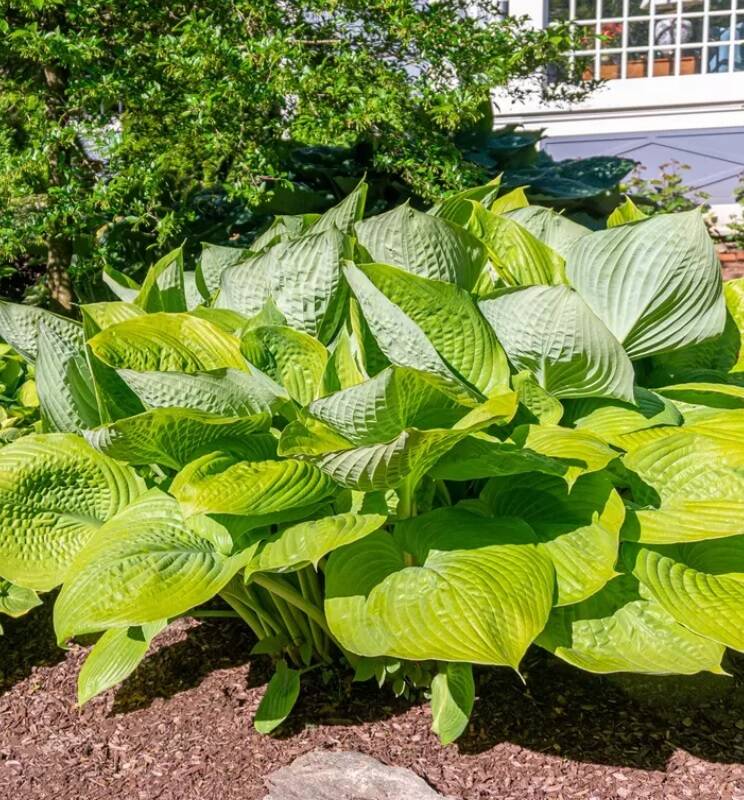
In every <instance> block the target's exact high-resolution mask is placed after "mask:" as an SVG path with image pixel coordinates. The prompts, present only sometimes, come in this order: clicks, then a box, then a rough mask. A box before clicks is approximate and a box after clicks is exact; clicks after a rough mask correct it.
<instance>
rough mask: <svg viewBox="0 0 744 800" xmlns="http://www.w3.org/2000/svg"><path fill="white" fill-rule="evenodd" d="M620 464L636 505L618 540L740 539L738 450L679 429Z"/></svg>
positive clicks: (742, 453)
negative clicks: (629, 480) (736, 536)
mask: <svg viewBox="0 0 744 800" xmlns="http://www.w3.org/2000/svg"><path fill="white" fill-rule="evenodd" d="M623 463H624V465H625V467H626V468H627V469H628V470H630V472H631V477H632V482H631V488H632V489H633V497H634V500H635V503H636V510H635V513H634V515H633V517H632V518H631V519H630V520H629V524H628V526H626V530H625V531H623V536H624V538H626V539H631V540H637V541H640V542H647V543H659V544H663V543H671V542H686V541H694V540H698V539H715V538H719V537H724V536H733V535H735V534H739V533H744V446H742V445H740V444H737V443H735V442H730V441H726V440H725V439H720V438H713V437H710V436H705V435H703V434H700V433H696V432H694V431H687V430H685V429H684V428H680V429H677V431H676V432H675V433H672V434H670V435H668V436H664V437H662V438H658V439H653V440H651V441H649V442H648V443H647V444H645V445H642V446H641V447H638V448H637V449H635V450H633V451H632V452H630V453H628V454H627V455H625V456H624V458H623Z"/></svg>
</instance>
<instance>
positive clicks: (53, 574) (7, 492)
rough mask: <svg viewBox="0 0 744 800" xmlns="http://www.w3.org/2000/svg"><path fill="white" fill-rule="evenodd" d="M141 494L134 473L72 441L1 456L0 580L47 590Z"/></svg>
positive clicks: (45, 442) (35, 444) (44, 441)
mask: <svg viewBox="0 0 744 800" xmlns="http://www.w3.org/2000/svg"><path fill="white" fill-rule="evenodd" d="M143 491H144V486H143V484H142V481H141V480H140V479H139V478H138V477H137V475H136V474H135V472H134V471H133V470H132V469H131V468H130V467H127V466H125V465H124V464H119V463H118V462H116V461H114V460H113V459H111V458H108V457H106V456H104V455H102V454H101V453H99V452H98V451H97V450H94V449H93V448H92V447H91V446H90V445H89V444H87V442H85V440H84V439H82V438H80V437H79V436H75V435H73V434H66V433H55V434H45V435H38V436H37V435H31V436H25V437H23V438H22V439H18V440H17V441H15V442H13V443H12V444H9V445H7V446H6V447H3V448H2V449H1V450H0V575H1V576H2V577H3V578H6V579H8V580H10V581H12V582H14V583H18V584H20V585H22V586H26V587H28V588H30V589H38V590H40V591H47V590H49V589H52V588H54V587H55V586H57V585H58V584H59V583H60V582H61V581H62V579H63V578H64V576H65V573H66V571H67V568H68V566H69V564H70V562H71V561H72V560H73V558H75V556H76V555H77V553H78V552H79V551H80V549H81V548H82V547H83V546H84V545H85V544H86V542H87V541H88V540H89V539H90V537H91V536H92V535H93V534H94V532H95V531H96V530H97V529H98V528H100V526H101V525H102V524H103V523H104V522H105V521H106V520H108V519H110V518H111V517H112V516H114V514H116V513H117V512H118V511H120V510H121V509H122V508H124V507H125V506H126V505H127V504H128V503H130V502H131V501H132V500H133V499H134V498H136V497H137V496H138V495H140V494H141V493H142V492H143Z"/></svg>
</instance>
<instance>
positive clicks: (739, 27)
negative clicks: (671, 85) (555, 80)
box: [548, 0, 744, 80]
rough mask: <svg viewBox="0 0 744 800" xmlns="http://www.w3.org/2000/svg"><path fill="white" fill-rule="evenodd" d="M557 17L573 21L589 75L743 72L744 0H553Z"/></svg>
mask: <svg viewBox="0 0 744 800" xmlns="http://www.w3.org/2000/svg"><path fill="white" fill-rule="evenodd" d="M556 20H559V21H571V22H573V23H574V25H575V27H576V32H577V34H578V37H579V41H580V49H579V50H577V51H576V53H575V55H576V56H577V58H580V59H581V60H582V61H583V62H586V63H587V66H586V69H585V72H584V77H585V78H587V79H588V78H601V79H602V80H616V79H620V78H624V79H630V78H646V77H669V76H682V75H700V74H708V73H717V74H718V73H733V72H744V0H548V21H556ZM742 80H744V77H743V78H742Z"/></svg>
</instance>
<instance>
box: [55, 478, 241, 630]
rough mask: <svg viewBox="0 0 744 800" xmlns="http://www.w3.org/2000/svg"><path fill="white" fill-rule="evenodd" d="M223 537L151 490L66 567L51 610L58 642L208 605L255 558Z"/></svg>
mask: <svg viewBox="0 0 744 800" xmlns="http://www.w3.org/2000/svg"><path fill="white" fill-rule="evenodd" d="M232 547H233V541H232V538H231V536H230V535H229V534H228V532H227V530H226V529H225V528H223V527H222V526H221V525H218V524H217V523H216V522H214V521H213V520H210V519H208V518H207V517H203V516H201V517H196V518H191V519H188V520H187V519H185V518H184V515H183V512H182V510H181V509H180V507H179V504H178V501H177V500H175V499H174V498H173V497H170V496H169V495H167V494H165V493H163V492H161V491H160V490H159V489H151V490H150V491H149V492H147V493H146V494H144V495H142V497H140V498H138V499H137V500H136V501H135V502H133V503H132V504H131V505H129V506H128V507H127V508H125V509H124V510H123V511H121V512H120V513H119V514H117V515H116V516H115V517H114V518H113V519H111V520H109V521H108V522H107V523H106V524H105V525H104V526H102V527H101V528H100V530H99V531H98V534H97V535H96V536H93V537H92V538H91V539H90V541H89V542H88V544H87V545H86V546H85V547H84V548H83V549H82V550H81V551H80V553H78V555H77V557H76V558H75V560H74V561H73V563H72V564H71V565H70V569H69V571H68V573H67V575H66V577H65V583H64V586H63V587H62V591H61V592H60V594H59V597H58V598H57V602H56V603H55V605H54V628H55V631H56V633H57V639H58V641H60V642H64V641H66V640H67V639H69V638H70V637H72V636H77V635H80V634H84V633H94V632H96V631H101V630H106V629H107V628H126V627H130V626H132V625H141V624H143V623H146V622H155V621H157V620H162V619H165V618H168V617H175V616H176V615H178V614H182V613H184V612H186V611H188V610H189V609H190V608H193V607H194V606H198V605H200V604H201V603H204V602H206V601H207V600H209V599H211V598H212V597H213V596H214V595H215V594H217V593H218V592H219V591H220V589H222V587H223V586H225V584H227V582H228V581H229V580H230V579H231V578H232V576H233V575H235V574H236V573H237V571H238V570H239V569H241V568H242V567H243V566H245V564H246V563H247V561H249V560H250V558H251V557H252V555H253V552H254V548H249V549H248V550H244V551H242V552H240V553H238V554H236V555H231V551H232Z"/></svg>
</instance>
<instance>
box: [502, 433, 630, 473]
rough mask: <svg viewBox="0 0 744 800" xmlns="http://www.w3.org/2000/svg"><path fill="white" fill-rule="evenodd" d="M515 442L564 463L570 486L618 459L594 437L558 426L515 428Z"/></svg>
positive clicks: (513, 435) (613, 451) (513, 436)
mask: <svg viewBox="0 0 744 800" xmlns="http://www.w3.org/2000/svg"><path fill="white" fill-rule="evenodd" d="M511 439H512V441H513V442H515V443H516V444H518V445H520V446H521V447H527V448H529V449H530V450H533V451H534V452H536V453H541V454H542V455H544V456H548V457H550V458H554V459H560V460H561V461H563V462H564V463H565V464H566V466H567V470H566V472H565V473H564V480H565V481H566V483H567V484H568V485H569V486H571V485H572V484H573V483H574V481H575V480H576V479H577V478H578V477H579V475H583V474H584V473H588V472H598V471H599V470H602V469H604V468H605V467H606V466H607V465H608V464H609V463H610V461H612V460H613V459H615V458H617V456H618V453H617V452H616V451H615V450H613V449H612V448H611V447H608V446H607V444H606V443H605V442H603V441H602V440H601V439H599V438H598V437H596V436H593V435H592V434H591V433H585V432H584V431H577V430H573V429H571V428H562V427H559V426H558V425H520V426H519V427H518V428H515V430H514V432H513V433H512V435H511Z"/></svg>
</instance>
